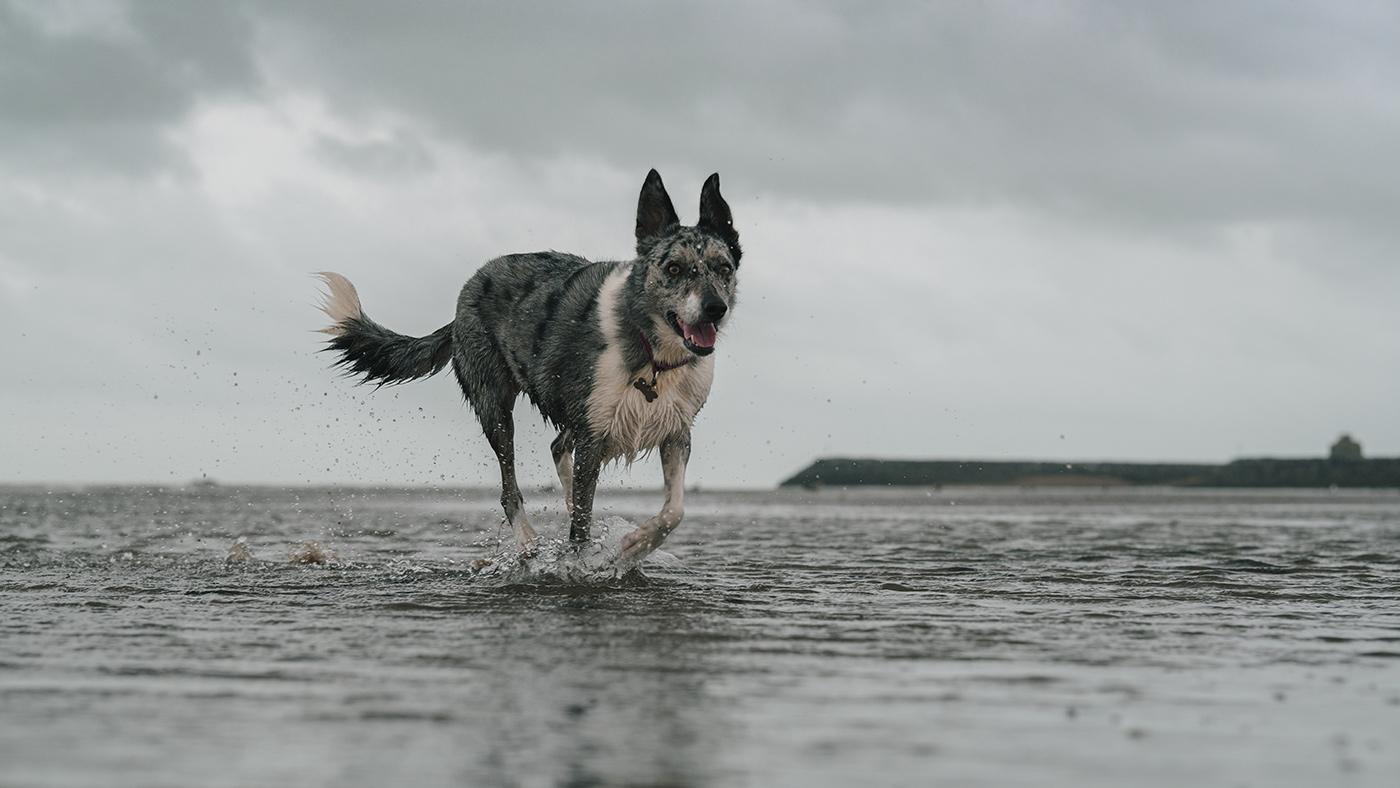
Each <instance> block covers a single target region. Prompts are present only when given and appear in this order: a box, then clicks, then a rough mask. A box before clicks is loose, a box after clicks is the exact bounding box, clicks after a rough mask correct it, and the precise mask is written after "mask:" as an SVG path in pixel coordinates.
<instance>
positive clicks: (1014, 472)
mask: <svg viewBox="0 0 1400 788" xmlns="http://www.w3.org/2000/svg"><path fill="white" fill-rule="evenodd" d="M944 484H956V485H1022V486H1076V485H1077V486H1117V485H1165V486H1172V487H1400V457H1397V458H1375V459H1326V458H1317V459H1273V458H1255V459H1240V460H1234V461H1232V462H1228V463H1225V464H1223V465H1211V464H1200V463H1138V462H1015V461H1012V462H1006V461H983V460H876V459H850V458H830V459H823V460H817V461H816V462H814V463H812V464H811V465H809V466H807V467H806V468H804V469H802V470H801V471H799V472H798V473H797V474H796V475H794V476H793V477H792V478H790V479H787V480H785V481H783V482H782V484H781V485H780V486H782V487H823V486H835V487H843V486H856V485H890V486H924V487H933V486H939V485H944Z"/></svg>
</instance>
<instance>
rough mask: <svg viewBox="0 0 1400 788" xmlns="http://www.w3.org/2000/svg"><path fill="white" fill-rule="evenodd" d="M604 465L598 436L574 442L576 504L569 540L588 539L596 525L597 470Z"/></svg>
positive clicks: (575, 542)
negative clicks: (594, 503) (590, 530)
mask: <svg viewBox="0 0 1400 788" xmlns="http://www.w3.org/2000/svg"><path fill="white" fill-rule="evenodd" d="M602 467H603V442H602V440H601V439H599V438H597V437H595V436H581V437H580V438H579V439H578V441H577V442H576V443H575V444H574V464H573V489H574V495H573V499H574V505H573V510H572V511H570V513H569V541H570V542H572V543H573V544H575V545H582V544H583V543H585V542H587V541H588V530H589V528H590V527H591V526H592V525H593V493H594V491H596V490H597V488H598V471H599V470H601V469H602Z"/></svg>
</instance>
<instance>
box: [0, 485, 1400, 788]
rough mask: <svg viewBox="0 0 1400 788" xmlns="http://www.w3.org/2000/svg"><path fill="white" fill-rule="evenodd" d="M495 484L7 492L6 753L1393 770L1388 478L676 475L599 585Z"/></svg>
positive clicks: (17, 778)
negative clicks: (657, 527) (939, 480)
mask: <svg viewBox="0 0 1400 788" xmlns="http://www.w3.org/2000/svg"><path fill="white" fill-rule="evenodd" d="M496 497H497V496H496V494H495V493H493V492H490V491H483V492H473V491H469V492H459V491H449V492H442V491H433V492H424V491H402V490H394V491H383V490H351V489H333V490H324V489H322V490H315V489H300V490H275V489H235V488H221V487H208V488H190V489H185V490H177V489H169V490H158V489H145V488H102V489H83V490H62V489H41V488H0V785H4V786H69V785H102V786H163V785H169V786H241V785H271V786H278V785H286V786H307V785H348V786H384V785H424V786H436V785H467V786H472V785H482V786H603V785H629V786H827V785H829V786H850V785H986V786H1007V785H1067V786H1070V785H1072V786H1084V785H1162V786H1181V785H1193V786H1209V785H1220V786H1238V785H1255V786H1276V785H1298V786H1320V785H1329V786H1332V785H1336V786H1346V785H1386V786H1389V785H1395V784H1396V780H1397V775H1400V673H1397V666H1400V492H1396V491H1393V490H1392V491H1333V492H1328V491H1270V492H1264V491H1182V490H1154V489H1128V490H1124V489H1109V490H1099V489H1091V490H1045V489H944V490H936V491H935V490H922V489H919V490H860V491H856V490H851V491H841V490H826V491H821V492H817V493H812V492H805V491H780V492H763V493H753V492H745V493H722V492H706V493H696V494H692V495H689V496H687V511H686V513H687V517H686V523H685V525H684V526H683V527H682V528H681V530H680V531H678V532H677V533H676V534H675V535H674V536H673V537H672V539H671V541H670V542H668V543H667V545H666V550H667V553H666V554H661V555H658V556H656V557H655V559H654V560H652V561H650V562H648V563H647V564H645V565H644V566H643V567H642V569H641V572H640V573H636V572H633V573H630V574H625V575H623V576H621V577H618V576H617V573H611V574H610V573H609V571H608V567H607V565H606V562H605V560H604V559H605V558H606V553H599V554H597V555H594V556H593V558H592V559H591V560H593V562H594V563H592V564H588V565H586V566H583V571H585V572H586V573H591V574H590V575H589V576H590V577H591V578H592V580H591V581H580V580H579V579H578V575H579V572H578V571H574V572H573V574H572V575H570V572H568V571H564V570H563V569H562V567H565V566H567V565H571V564H570V560H571V559H568V558H565V559H561V560H560V561H559V562H556V563H550V562H549V561H548V560H547V559H548V557H549V555H550V554H551V551H550V550H546V551H544V553H543V554H542V557H540V558H537V559H536V560H535V561H534V562H532V563H531V564H529V565H526V566H512V565H511V564H510V562H508V561H506V562H503V561H500V560H498V561H497V562H496V563H495V564H493V565H492V566H490V567H488V568H487V569H485V570H483V571H481V572H474V571H473V569H472V568H471V567H472V562H473V561H474V560H475V559H478V558H483V557H485V556H488V555H490V554H491V553H492V552H494V551H495V549H496V548H495V545H496V542H495V540H496V538H497V536H498V525H497V523H498V521H499V519H500V518H499V515H498V509H497V506H498V505H497V502H496ZM531 498H532V502H534V503H538V502H544V501H551V505H554V504H553V503H552V496H549V495H544V494H535V495H533V496H531ZM659 503H660V500H659V495H656V494H646V495H642V494H621V493H612V494H604V495H602V496H601V497H600V503H599V511H600V516H601V517H604V518H613V519H612V520H611V522H612V523H613V528H612V529H611V531H610V532H609V533H608V534H607V535H606V536H605V538H604V541H609V540H611V542H615V540H616V539H617V538H618V537H619V536H620V533H621V530H622V529H624V528H626V527H630V526H627V525H625V524H624V523H623V520H622V519H617V518H625V520H627V521H631V522H633V523H635V522H640V520H641V519H642V518H644V517H646V516H647V515H649V514H652V513H654V509H655V508H657V507H658V506H659ZM534 511H536V512H539V510H538V507H537V508H536V509H535V510H534ZM536 519H537V521H541V522H543V524H544V525H545V526H546V530H547V531H548V532H549V533H551V534H553V535H561V534H563V533H564V532H565V530H566V527H565V525H564V522H563V518H562V517H561V516H560V515H559V514H558V513H557V512H555V511H543V512H539V514H538V515H537V517H536ZM537 524H538V522H537ZM240 536H242V537H246V542H244V543H243V544H244V547H245V548H246V550H247V551H248V560H246V561H242V562H228V561H226V560H225V559H226V556H227V555H228V554H229V550H230V548H231V547H233V546H234V545H235V543H236V542H235V540H236V539H237V538H238V537H240ZM306 542H318V543H320V544H319V545H308V544H298V543H306ZM237 552H238V549H237V548H235V553H237ZM292 555H295V556H297V557H299V558H301V559H303V560H311V559H320V560H324V561H325V563H324V564H320V563H294V562H293V561H292V560H291V558H290V556H292ZM600 562H601V563H600ZM571 566H573V569H574V570H578V569H579V566H580V565H578V564H572V565H571ZM565 576H572V577H573V578H574V579H572V580H569V579H565Z"/></svg>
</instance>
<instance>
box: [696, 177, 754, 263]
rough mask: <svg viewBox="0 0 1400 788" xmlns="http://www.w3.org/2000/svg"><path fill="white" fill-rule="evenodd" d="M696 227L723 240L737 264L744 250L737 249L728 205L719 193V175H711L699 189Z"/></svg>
mask: <svg viewBox="0 0 1400 788" xmlns="http://www.w3.org/2000/svg"><path fill="white" fill-rule="evenodd" d="M696 227H700V228H702V229H705V230H712V231H714V232H715V233H717V234H718V235H719V237H720V238H723V239H724V242H725V243H726V244H728V245H729V255H730V257H733V258H734V264H735V265H738V264H739V258H740V257H741V256H742V255H743V254H744V250H743V249H742V248H740V247H739V233H738V232H736V231H735V230H734V217H733V215H731V214H730V213H729V203H727V202H725V201H724V198H723V197H721V196H720V193H719V173H715V174H714V175H711V176H710V178H709V180H707V181H705V185H704V186H703V187H701V189H700V223H699V224H697V225H696Z"/></svg>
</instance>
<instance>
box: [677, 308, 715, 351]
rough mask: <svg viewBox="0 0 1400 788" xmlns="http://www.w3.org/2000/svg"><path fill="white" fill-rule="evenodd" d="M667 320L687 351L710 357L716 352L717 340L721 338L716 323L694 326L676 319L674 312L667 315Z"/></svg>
mask: <svg viewBox="0 0 1400 788" xmlns="http://www.w3.org/2000/svg"><path fill="white" fill-rule="evenodd" d="M666 319H667V320H668V321H669V322H670V323H671V328H673V329H675V331H676V333H677V334H679V335H680V337H681V339H682V340H683V341H684V342H685V348H686V350H689V351H690V352H691V353H694V354H695V355H697V356H708V355H710V354H711V353H713V352H715V340H716V339H717V338H718V337H719V330H718V329H717V328H716V327H715V324H714V323H700V324H699V325H694V326H693V325H691V324H689V323H686V322H683V321H682V320H681V319H680V318H679V317H676V315H675V313H674V312H673V313H671V314H669V315H667V316H666Z"/></svg>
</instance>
